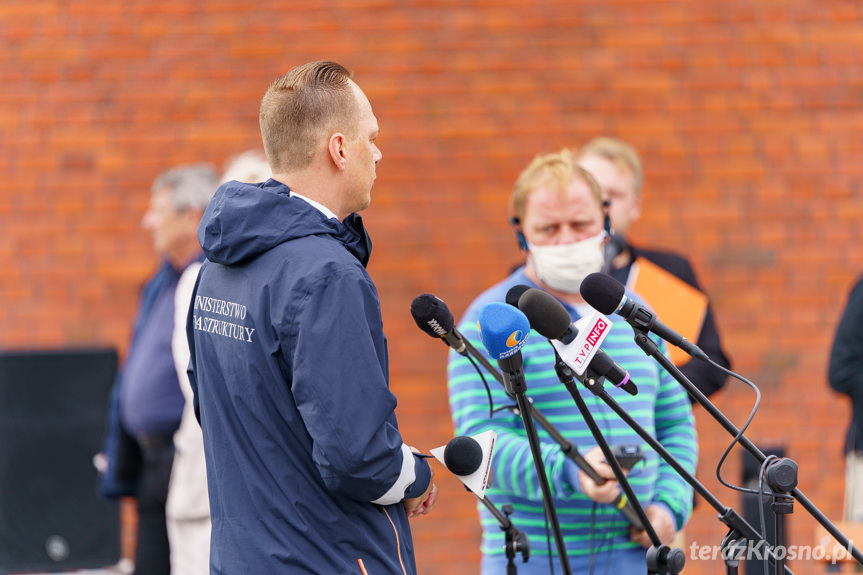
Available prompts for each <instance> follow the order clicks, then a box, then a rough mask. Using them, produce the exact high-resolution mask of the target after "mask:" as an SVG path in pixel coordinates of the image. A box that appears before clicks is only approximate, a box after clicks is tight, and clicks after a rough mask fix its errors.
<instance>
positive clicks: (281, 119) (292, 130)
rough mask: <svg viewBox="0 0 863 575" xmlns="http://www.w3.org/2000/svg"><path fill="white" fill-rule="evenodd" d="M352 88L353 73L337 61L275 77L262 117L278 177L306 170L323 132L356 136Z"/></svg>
mask: <svg viewBox="0 0 863 575" xmlns="http://www.w3.org/2000/svg"><path fill="white" fill-rule="evenodd" d="M351 84H352V82H351V73H350V72H349V71H348V70H347V69H346V68H344V67H343V66H341V65H340V64H336V63H335V62H309V63H308V64H303V65H302V66H298V67H296V68H294V69H293V70H291V71H290V72H288V73H287V74H285V75H284V76H280V77H279V78H276V80H275V81H274V82H273V83H272V84H271V85H270V87H269V89H268V90H267V93H266V94H264V97H263V99H262V100H261V111H260V116H259V119H260V123H261V136H262V139H263V142H264V151H265V152H266V154H267V160H268V161H269V163H270V168H271V169H272V171H273V173H280V172H290V171H294V170H300V169H302V168H305V167H307V166H308V165H309V164H310V163H311V162H312V158H314V155H315V152H316V151H317V148H318V146H319V144H320V141H321V138H322V136H323V135H324V134H326V135H329V133H332V132H335V131H342V132H345V134H346V135H351V134H353V132H354V131H355V130H356V126H355V125H354V122H353V120H354V119H355V118H356V116H357V110H358V106H357V101H356V95H355V94H354V91H353V88H352V87H351Z"/></svg>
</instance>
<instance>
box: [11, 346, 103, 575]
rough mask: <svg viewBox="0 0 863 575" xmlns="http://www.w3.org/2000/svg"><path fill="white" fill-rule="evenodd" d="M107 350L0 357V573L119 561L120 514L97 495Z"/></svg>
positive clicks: (12, 354)
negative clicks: (96, 464) (94, 457)
mask: <svg viewBox="0 0 863 575" xmlns="http://www.w3.org/2000/svg"><path fill="white" fill-rule="evenodd" d="M116 373H117V353H116V351H114V350H104V349H102V350H66V351H27V352H8V351H0V572H2V571H16V570H20V571H28V570H34V571H35V570H38V571H58V570H65V569H87V568H95V567H103V566H106V565H113V564H115V563H117V562H118V561H119V559H120V512H119V506H118V504H117V502H115V501H107V500H105V499H103V498H102V497H101V496H100V495H99V494H98V491H97V475H96V469H95V467H94V466H93V456H94V455H96V454H97V453H99V451H100V450H101V446H102V437H103V434H104V430H105V421H106V417H107V406H108V395H109V393H110V389H111V386H112V384H113V382H114V378H115V376H116Z"/></svg>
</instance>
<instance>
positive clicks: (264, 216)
mask: <svg viewBox="0 0 863 575" xmlns="http://www.w3.org/2000/svg"><path fill="white" fill-rule="evenodd" d="M290 193H291V190H290V188H289V187H288V186H286V185H285V184H282V183H281V182H277V181H276V180H273V179H270V180H267V181H266V182H263V183H260V184H244V183H241V182H236V181H232V182H228V183H226V184H223V185H222V186H220V187H219V189H218V190H216V194H215V195H214V196H213V199H212V200H211V201H210V204H209V205H208V206H207V209H206V211H205V212H204V216H203V217H202V218H201V224H200V225H199V226H198V241H199V242H200V243H201V247H202V248H203V249H204V255H206V256H207V259H208V260H210V261H212V262H216V263H219V264H223V265H232V264H236V263H238V262H240V261H242V260H244V259H247V258H250V257H254V256H256V255H258V254H261V253H263V252H266V251H268V250H270V249H272V248H273V247H275V246H277V245H279V244H281V243H284V242H287V241H290V240H294V239H297V238H302V237H305V236H313V235H330V236H332V237H334V238H336V239H337V240H339V241H340V242H341V243H342V244H344V246H345V248H346V249H347V250H348V251H349V252H351V253H352V254H353V255H354V257H356V258H357V259H358V260H360V262H362V264H363V266H365V265H366V264H367V263H368V260H369V256H370V255H371V250H372V244H371V240H370V239H369V236H368V234H367V233H366V231H365V227H364V226H363V220H362V218H361V217H360V216H359V214H356V213H354V214H351V215H349V216H348V217H346V218H345V219H344V221H341V222H340V221H338V220H336V219H335V218H327V217H326V216H325V215H324V214H323V213H321V212H320V210H318V209H317V208H315V207H314V206H312V205H311V204H309V203H308V202H307V201H305V200H303V199H301V198H297V197H291V195H290Z"/></svg>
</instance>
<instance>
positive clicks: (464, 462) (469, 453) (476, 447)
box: [443, 435, 482, 475]
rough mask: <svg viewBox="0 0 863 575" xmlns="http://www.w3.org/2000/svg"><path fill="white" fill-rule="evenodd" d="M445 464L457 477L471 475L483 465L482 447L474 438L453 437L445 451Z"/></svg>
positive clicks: (465, 436) (464, 436)
mask: <svg viewBox="0 0 863 575" xmlns="http://www.w3.org/2000/svg"><path fill="white" fill-rule="evenodd" d="M443 462H444V465H446V468H447V469H449V470H450V471H451V472H452V473H453V474H455V475H470V474H471V473H473V472H474V471H476V470H477V469H479V466H480V465H482V447H481V446H480V444H479V442H478V441H477V440H476V439H474V438H473V437H469V436H467V435H459V436H458V437H453V438H452V439H450V441H449V443H447V444H446V448H445V449H444V451H443Z"/></svg>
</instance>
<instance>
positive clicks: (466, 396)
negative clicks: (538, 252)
mask: <svg viewBox="0 0 863 575" xmlns="http://www.w3.org/2000/svg"><path fill="white" fill-rule="evenodd" d="M517 284H526V285H530V286H533V287H536V286H535V284H533V283H532V282H531V281H530V280H528V279H527V277H526V276H525V275H524V270H523V268H521V269H519V270H517V271H516V272H514V273H513V274H512V275H511V276H510V277H508V278H507V279H506V280H504V281H503V282H501V283H499V284H497V285H496V286H494V287H492V288H490V289H489V290H487V291H485V292H484V293H483V294H481V295H480V296H479V297H478V298H477V299H476V300H475V301H474V302H473V303H472V304H471V305H470V307H469V308H468V309H467V311H466V312H465V314H464V317H463V318H462V320H461V322H460V324H459V326H458V329H459V331H460V332H461V333H462V334H463V335H464V336H465V337H466V338H468V339H469V340H470V341H471V343H473V344H474V346H475V347H476V348H477V349H479V350H483V347H482V344H481V342H480V339H479V333H478V330H477V324H476V322H477V317H478V315H479V312H480V310H481V309H482V308H483V307H484V306H485V305H486V304H488V303H489V302H492V301H498V302H502V301H504V300H505V296H506V292H507V291H508V290H509V288H510V287H512V286H514V285H517ZM567 309H569V311H570V313H571V314H572V318H573V320H576V319H578V317H579V316H578V314H577V312H576V311H575V310H574V309H572V308H571V307H570V306H567ZM662 345H664V343H663V344H662ZM602 349H604V350H605V351H606V352H607V353H608V354H609V355H610V356H611V357H612V358H613V359H614V360H615V361H616V362H617V363H618V364H620V365H621V366H622V367H623V368H625V369H626V370H627V371H629V373H630V374H631V376H632V379H633V380H634V381H635V383H636V384H637V385H638V391H639V393H638V395H637V396H630V395H628V394H627V393H625V392H623V391H622V390H618V389H616V388H614V387H613V386H612V385H610V384H608V385H606V389H607V390H608V393H609V395H611V396H612V397H613V398H614V399H615V400H616V401H617V402H618V403H619V404H620V405H621V406H622V407H623V409H625V410H626V412H627V413H629V414H630V415H631V416H632V417H633V418H635V419H636V420H637V421H638V422H639V423H640V424H641V425H642V426H643V427H644V428H645V429H646V430H647V431H648V432H649V433H650V434H651V435H653V436H654V437H656V438H657V439H658V440H659V441H660V443H662V445H663V446H664V447H665V448H666V449H668V451H670V452H671V454H672V455H673V456H674V457H675V458H677V459H678V460H679V461H680V463H681V464H682V465H683V466H684V467H685V468H687V469H688V470H689V471H691V472H693V473H694V471H695V463H696V457H697V442H696V436H695V428H694V425H693V417H692V410H691V406H690V402H689V400H688V398H687V395H686V392H685V391H684V389H683V388H682V387H681V386H680V384H678V383H677V382H676V381H675V380H674V379H673V378H672V377H671V375H669V374H668V373H667V372H666V371H665V370H663V369H662V368H660V367H659V365H658V364H657V363H656V362H655V361H654V360H653V359H651V358H649V357H647V356H646V355H645V354H644V352H643V351H642V350H641V349H640V348H639V347H637V346H636V345H635V343H634V340H633V331H632V328H630V327H629V325H628V324H626V323H625V322H624V321H623V320H620V321H617V322H615V323H614V325H613V327H612V329H611V332H610V334H609V335H608V337H607V338H606V339H605V342H604V343H603V345H602ZM521 351H522V356H523V358H524V373H525V378H526V381H527V395H528V397H530V398H531V399H532V400H533V403H534V406H535V407H536V408H537V409H538V410H539V411H540V412H542V414H543V415H545V416H546V419H548V420H549V422H550V423H551V424H552V425H553V426H554V427H555V428H557V430H558V431H560V432H561V433H562V434H563V436H564V437H565V438H566V439H568V440H569V441H570V442H572V443H573V444H574V445H576V447H577V448H578V450H579V451H580V452H581V453H582V454H584V453H586V452H587V451H588V450H590V449H591V448H592V447H594V446H595V445H596V442H595V440H594V438H593V436H592V435H591V433H590V430H589V429H588V427H587V425H586V424H585V422H584V420H583V419H582V417H581V416H580V415H579V413H578V410H577V408H576V406H575V403H574V401H573V398H572V396H571V395H570V394H569V392H568V391H567V390H566V388H565V387H564V386H563V385H562V384H561V383H560V381H559V380H558V378H557V376H556V374H555V372H554V350H553V348H552V347H551V345H549V343H548V341H547V340H545V339H544V338H543V337H542V336H541V335H539V334H538V333H536V332H535V331H531V333H530V336H529V337H528V339H527V342H526V344H525V346H524V347H523V348H522V350H521ZM480 369H482V368H480ZM484 375H485V379H486V381H487V382H488V385H489V387H490V389H491V392H492V398H493V401H494V407H495V409H497V408H500V407H503V406H507V405H513V404H514V401H513V400H511V399H509V398H508V397H507V396H506V394H505V392H504V390H503V387H502V386H501V385H500V384H499V383H498V382H497V381H496V380H495V379H494V378H493V377H492V376H491V375H489V374H484ZM577 385H578V386H579V387H580V392H581V395H582V397H583V398H584V400H585V402H586V403H587V405H588V407H589V409H590V411H591V414H592V415H593V417H594V418H595V419H596V421H597V424H598V426H599V427H600V429H601V430H602V431H603V433H604V435H605V438H606V439H607V440H608V442H609V443H610V444H611V445H620V444H629V445H632V444H637V445H640V446H641V448H642V452H643V453H644V455H645V459H644V461H642V462H641V463H639V464H638V465H637V466H636V467H635V468H634V469H633V470H632V471H631V472H630V474H629V479H630V482H631V484H632V487H633V489H634V490H635V493H636V495H637V497H638V499H639V501H640V502H641V504H642V505H643V506H645V507H646V506H647V505H649V504H651V503H658V504H661V505H664V506H665V507H666V508H667V509H668V510H669V511H670V512H671V513H672V514H673V516H674V518H675V521H676V523H677V527H678V528H681V527H682V526H683V525H684V524H685V523H686V521H687V520H688V518H689V515H690V513H691V510H692V489H691V487H690V486H689V485H688V484H686V483H685V482H684V481H683V479H682V478H680V477H679V476H678V475H677V473H676V472H675V471H674V470H673V469H672V468H671V467H670V466H668V465H667V464H666V463H665V462H664V461H662V460H661V459H660V458H659V456H658V455H657V454H656V453H655V452H654V451H653V450H652V449H651V448H650V447H649V446H648V445H647V444H645V443H644V442H643V440H642V439H641V438H640V437H638V435H637V434H636V433H635V431H633V430H632V429H630V428H629V426H628V425H627V424H626V423H624V422H623V421H622V420H621V419H620V418H619V417H618V416H617V414H615V413H614V412H613V411H612V410H611V409H610V408H609V407H608V406H606V405H605V403H604V402H603V401H602V400H601V399H599V398H598V397H595V396H594V395H593V394H592V393H590V392H589V391H588V390H587V389H585V388H583V387H582V386H581V385H580V384H577ZM448 389H449V401H450V409H451V412H452V417H453V422H454V424H455V432H456V435H473V434H476V433H480V432H482V431H485V430H488V429H494V430H495V431H496V432H497V433H498V439H497V443H496V445H495V452H494V458H493V461H492V485H491V487H490V488H489V490H488V491H487V495H488V497H489V499H490V500H491V501H493V502H494V503H495V504H496V505H497V506H500V505H503V504H506V503H510V504H512V505H513V507H514V509H515V513H514V514H513V516H512V521H513V524H514V525H515V526H516V527H517V528H518V529H519V530H520V531H523V532H526V533H527V534H528V537H529V538H530V542H531V560H530V562H529V563H528V564H524V565H522V564H521V562H520V559H519V563H518V566H519V573H520V574H522V575H527V574H529V573H533V572H536V573H548V568H549V557H548V553H549V548H548V547H549V545H548V543H547V542H546V523H545V519H544V515H543V509H542V492H541V488H540V485H539V482H538V480H537V475H536V471H535V468H534V465H533V458H532V455H531V452H530V448H529V445H528V442H527V439H526V435H525V432H524V424H523V423H522V421H521V419H520V418H518V417H517V416H515V415H513V414H512V412H511V411H509V410H502V411H496V412H495V414H494V416H493V417H492V419H489V404H488V395H487V392H486V390H485V387H484V385H483V382H482V379H481V378H480V376H479V375H478V374H477V372H476V370H475V369H474V367H473V366H472V365H471V363H470V362H469V361H468V359H466V358H464V357H462V356H460V355H458V354H456V353H454V352H452V353H450V358H449V384H448ZM537 429H538V432H539V437H540V440H541V442H542V456H543V461H544V464H545V469H546V473H547V475H548V479H549V483H550V485H551V489H552V493H553V494H554V499H555V507H556V509H557V513H558V518H559V520H560V523H561V531H562V534H563V538H564V540H565V542H566V549H567V554H568V556H569V558H570V562H571V564H572V567H573V573H579V572H587V568H588V566H589V565H590V564H591V563H595V565H594V567H597V568H601V569H597V571H596V572H597V573H602V572H604V571H606V570H607V569H610V572H611V573H616V572H621V571H619V569H621V568H623V567H624V566H630V565H634V566H637V568H638V569H639V571H640V570H641V566H644V555H645V550H644V549H643V548H641V547H640V546H639V545H638V544H636V543H633V542H631V541H630V538H629V534H628V525H629V524H628V521H627V520H626V518H625V517H624V516H623V515H622V514H621V513H620V512H619V511H618V510H617V509H615V508H614V507H613V506H612V505H608V504H594V502H593V501H592V500H590V499H589V498H588V497H587V496H586V495H584V494H582V493H581V489H580V487H579V486H578V485H577V481H576V482H575V483H576V484H575V485H572V484H570V482H569V481H567V479H566V477H567V475H566V474H565V473H564V466H565V464H564V461H565V460H566V456H565V455H564V453H563V452H562V451H561V449H560V447H559V446H558V444H557V443H556V442H555V441H554V440H553V439H552V438H551V437H550V436H549V435H548V434H547V433H546V432H545V431H544V430H542V428H540V427H539V426H537ZM566 465H567V466H572V463H571V462H567V463H566ZM477 508H478V510H479V514H480V521H481V524H482V529H483V539H482V553H483V556H484V559H483V572H484V573H500V572H502V570H501V566H503V565H504V564H505V557H504V556H503V553H504V549H503V543H504V534H503V532H502V531H501V530H500V528H499V526H498V523H497V521H496V520H495V519H494V517H493V516H492V515H491V514H490V513H489V512H488V511H487V510H486V509H485V507H484V506H482V505H479V504H478V505H477ZM550 547H551V549H550V551H551V553H552V554H553V555H554V557H553V559H552V565H554V567H555V570H557V571H559V569H560V564H559V560H558V559H557V557H556V556H557V551H556V548H555V546H554V543H553V542H552V543H551V545H550ZM591 556H593V557H592V558H591ZM606 562H608V564H607V565H606Z"/></svg>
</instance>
